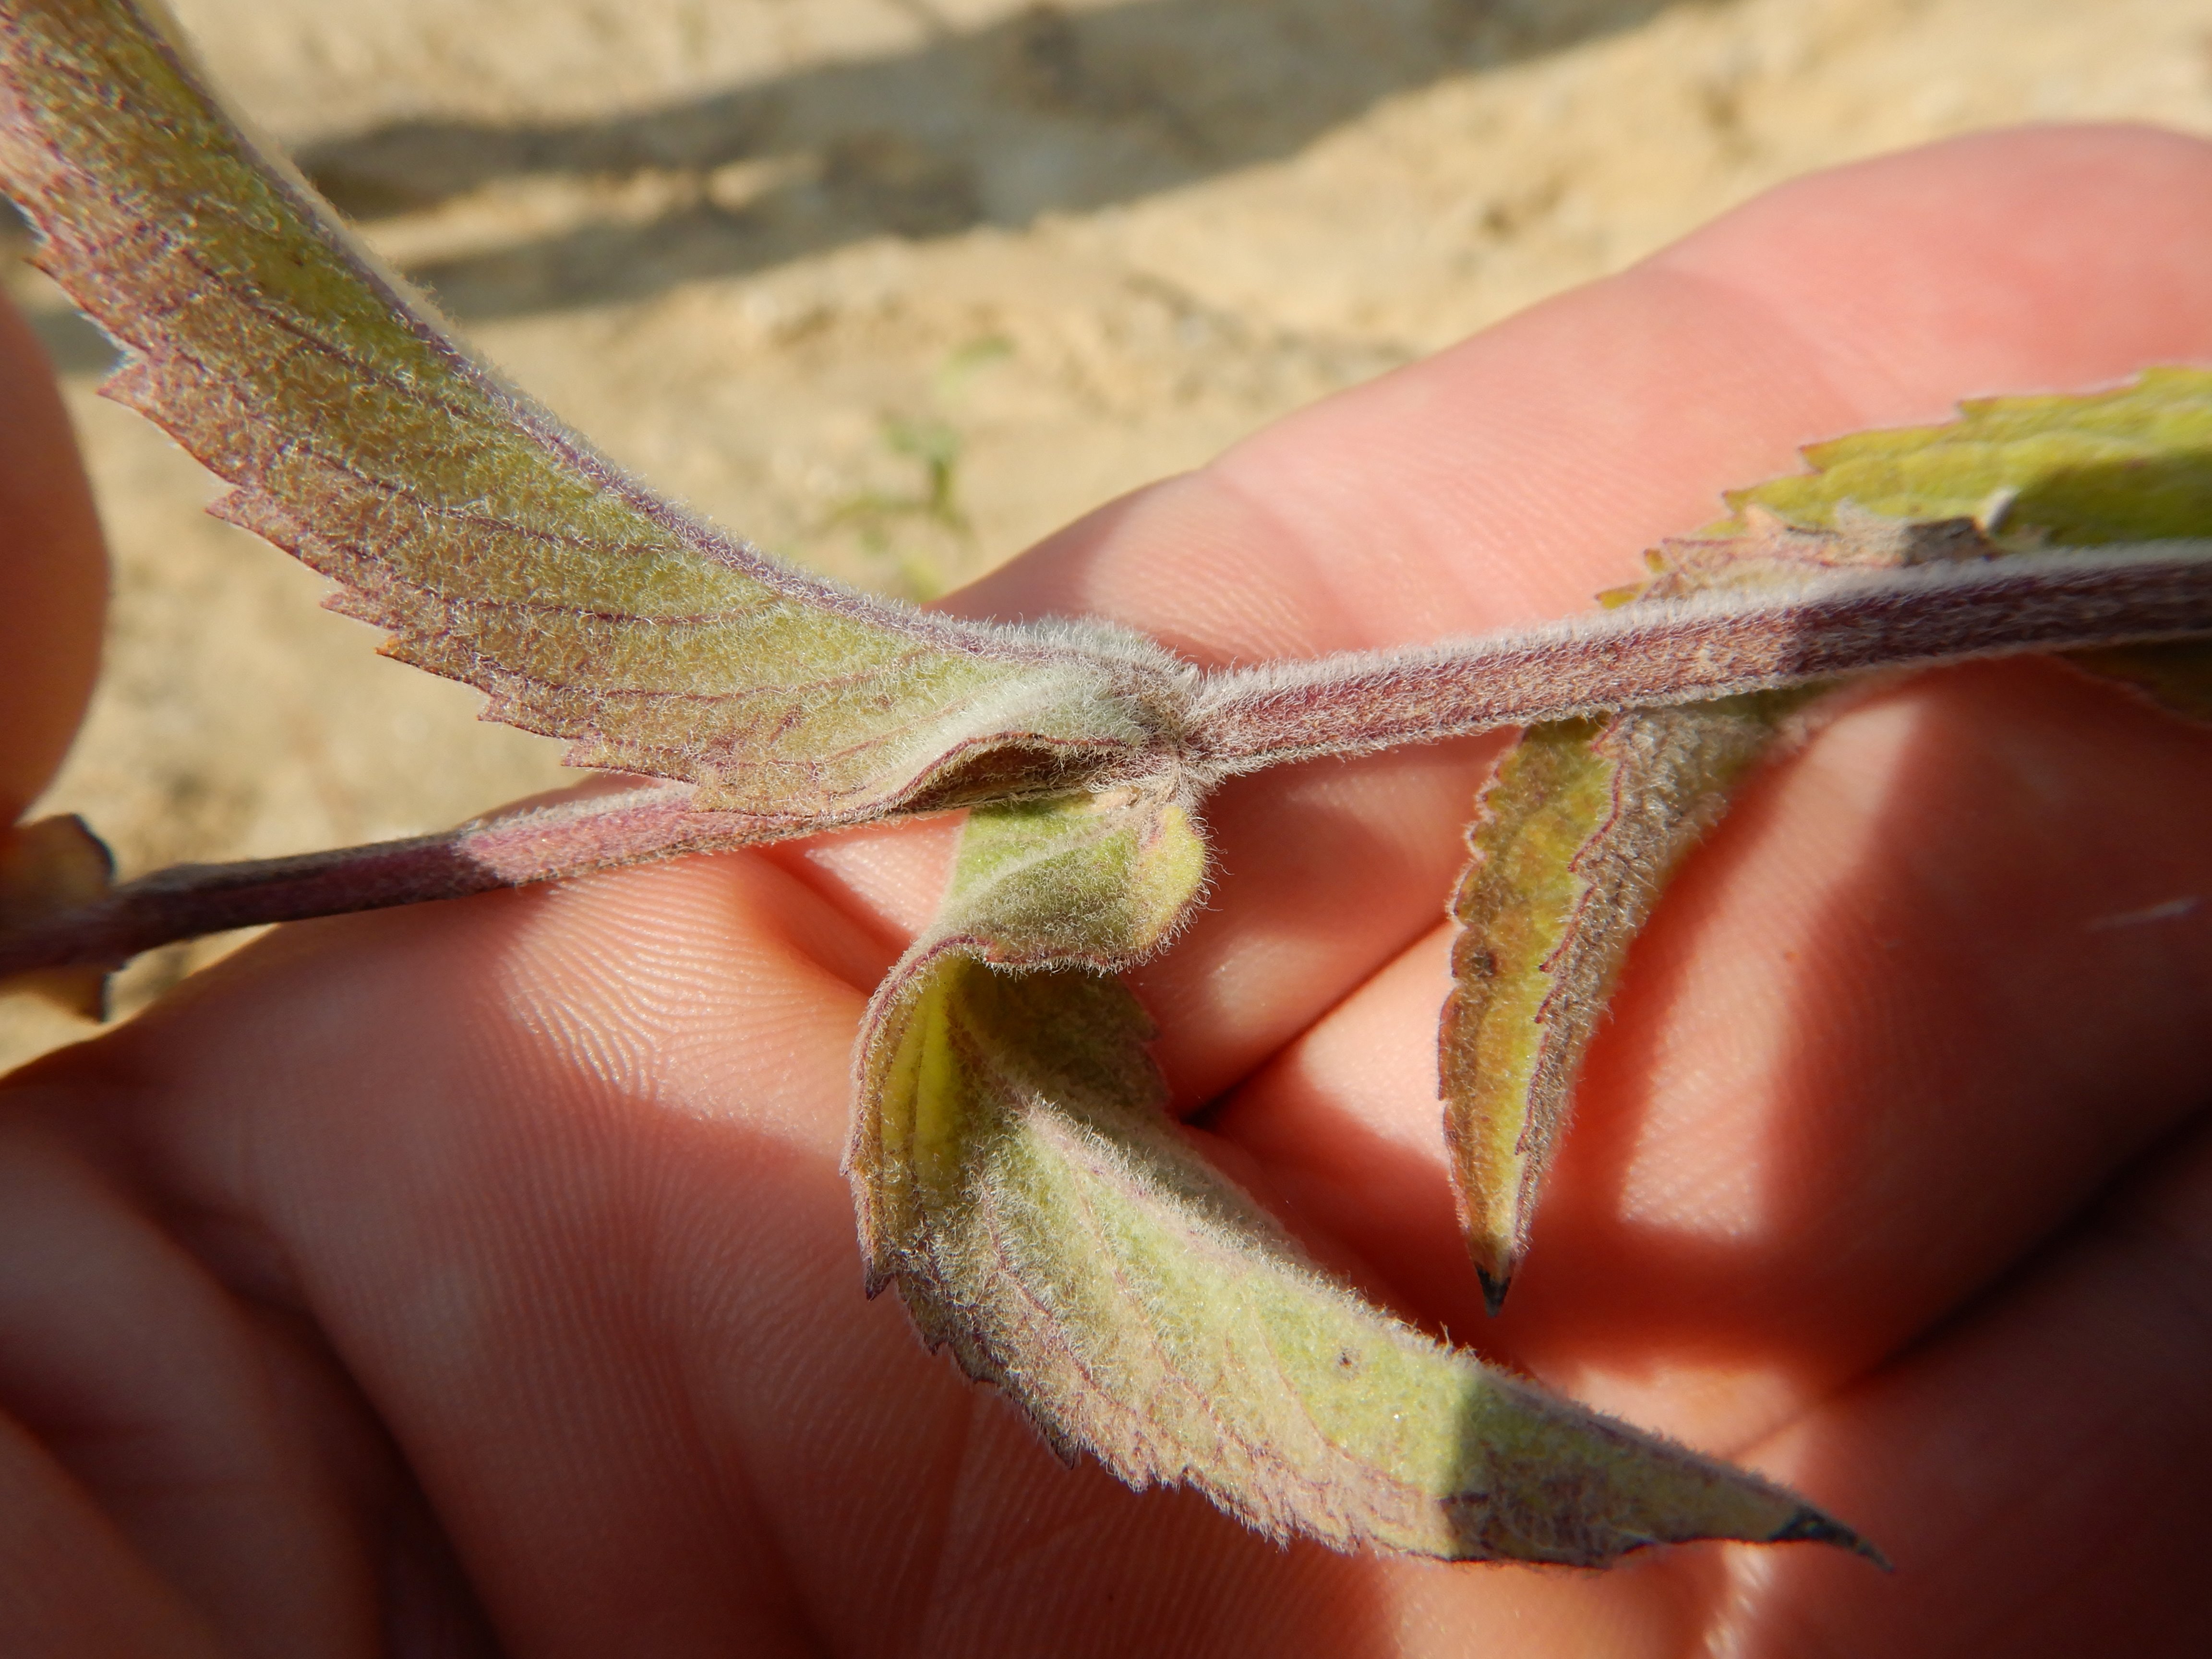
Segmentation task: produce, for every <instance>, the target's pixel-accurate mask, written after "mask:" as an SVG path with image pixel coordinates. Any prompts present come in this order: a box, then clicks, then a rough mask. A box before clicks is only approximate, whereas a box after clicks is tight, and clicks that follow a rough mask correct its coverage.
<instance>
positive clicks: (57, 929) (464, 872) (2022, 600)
mask: <svg viewBox="0 0 2212 1659" xmlns="http://www.w3.org/2000/svg"><path fill="white" fill-rule="evenodd" d="M2207 634H2212V542H2147V543H2140V544H2129V545H2127V546H2125V547H2106V548H2102V549H2099V550H2093V551H2082V552H2075V553H2060V554H2047V555H2033V556H2027V555H2022V556H2013V557H2008V558H2006V559H2003V560H2002V561H1995V562H1985V561H1978V562H1973V563H1970V564H1943V565H1928V566H1922V567H1918V568H1912V569H1908V570H1901V571H1899V570H1885V571H1878V572H1849V573H1837V574H1826V575H1822V576H1820V577H1817V578H1815V579H1814V580H1808V581H1807V582H1805V583H1803V584H1802V585H1801V586H1795V587H1790V588H1777V589H1770V590H1766V591H1765V592H1759V593H1756V594H1753V595H1751V596H1748V597H1746V596H1743V595H1741V594H1738V595H1712V596H1707V597H1704V598H1700V599H1690V600H1682V601H1663V602H1658V603H1650V604H1641V605H1635V606H1633V607H1632V608H1629V609H1625V610H1622V611H1613V612H1610V613H1605V614H1601V615H1600V616H1598V617H1595V618H1592V619H1590V620H1588V621H1582V622H1576V623H1565V624H1559V625H1554V626H1553V627H1549V628H1543V629H1530V630H1527V631H1523V632H1518V633H1510V634H1497V635H1488V636H1486V637H1484V638H1481V639H1475V640H1468V641H1449V642H1446V643H1443V644H1440V645H1435V646H1428V647H1421V648H1419V649H1416V650H1410V651H1377V652H1349V653H1342V654H1340V655H1337V656H1333V657H1323V658H1320V659H1316V660H1314V661H1311V662H1303V663H1279V664H1271V665H1267V666H1265V667H1262V668H1258V669H1252V670H1247V671H1239V672H1233V673H1229V674H1222V675H1216V676H1213V677H1212V678H1209V679H1208V680H1207V681H1206V683H1205V684H1204V685H1203V686H1202V688H1201V689H1200V692H1199V695H1198V700H1197V703H1196V707H1195V708H1194V713H1193V716H1192V720H1191V723H1190V726H1189V732H1190V736H1189V738H1188V748H1187V750H1186V752H1185V754H1184V756H1183V757H1182V759H1183V761H1184V762H1185V763H1186V765H1187V766H1188V769H1190V771H1191V772H1192V773H1194V775H1196V776H1197V777H1198V778H1200V779H1201V780H1204V779H1208V778H1219V777H1224V776H1227V775H1231V774H1234V773H1238V772H1249V771H1255V770H1257V769H1261V768H1262V767H1267V766H1273V765H1277V764H1279V763H1284V762H1286V761H1295V760H1301V759H1304V758H1307V757H1312V756H1316V755H1343V754H1355V753H1360V752H1364V751H1368V750H1379V749H1388V748H1393V747H1395V746H1397V745H1399V744H1407V743H1425V742H1433V741H1436V740H1437V739H1439V738H1448V737H1456V736H1461V735H1464V734H1467V733H1470V732H1483V731H1488V730H1491V729H1492V728H1494V727H1497V726H1522V725H1530V724H1534V723H1536V722H1539V721H1542V720H1561V719H1565V718H1568V717H1571V716H1574V715H1579V714H1592V713H1595V712H1597V711H1599V710H1602V709H1613V708H1638V707H1642V706H1645V705H1651V704H1663V703H1676V702H1698V701H1703V700H1705V699H1708V698H1712V697H1720V696H1733V695H1735V694H1736V693H1739V692H1743V691H1753V690H1770V689H1772V688H1775V687H1778V686H1784V685H1794V684H1804V683H1806V682H1808V681H1816V680H1824V679H1829V678H1834V677H1836V676H1838V675H1845V674H1852V673H1863V672H1866V671H1871V670H1875V669H1884V668H1909V667H1917V666H1926V665H1931V664H1935V663H1940V662H1948V661H1956V660H1960V659H1966V658H1975V657H1990V656H2000V655H2006V654H2013V653H2023V652H2033V651H2052V650H2069V649H2077V648H2083V647H2093V646H2109V645H2120V644H2130V643H2139V642H2142V641H2155V640H2170V639H2181V638H2187V637H2191V636H2192V635H2207ZM1025 782H1026V783H1027V784H1028V785H1029V787H1028V789H1027V790H1024V787H1023V786H1024V783H1025ZM1073 782H1074V780H1073V779H1072V778H1071V777H1070V776H1069V775H1068V774H1067V773H1066V771H1065V769H1061V770H1060V771H1058V772H1056V773H1055V774H1054V778H1053V780H1051V781H1050V787H1054V788H1057V789H1065V788H1066V787H1070V785H1071V783H1073ZM1042 787H1046V785H1045V784H1044V783H1042V782H1040V781H1038V780H1037V779H1036V778H1029V779H1026V780H1025V779H1023V778H1018V777H1010V778H1008V779H1007V780H1006V781H1004V784H1003V786H1002V789H1001V793H1003V794H1004V795H1005V796H1006V797H1008V798H1012V797H1013V796H1015V795H1018V794H1021V793H1036V791H1037V790H1038V789H1041V788H1042ZM693 796H694V791H693V788H692V787H691V786H690V785H689V784H679V783H671V784H659V785H653V786H649V787H632V788H627V789H623V790H622V791H621V792H620V793H611V794H600V795H596V796H589V797H586V798H583V799H574V800H568V801H564V802H561V803H558V804H556V805H546V806H531V807H522V808H517V809H512V810H510V811H506V812H502V813H499V814H495V815H494V816H492V817H488V818H481V819H478V820H477V821H476V822H475V823H467V824H464V825H462V826H461V827H460V828H459V829H452V830H447V831H446V832H444V833H442V834H440V835H434V836H416V837H415V838H413V839H411V840H407V841H392V842H377V843H374V844H372V845H369V846H365V847H348V848H337V849H335V850H333V851H331V852H325V853H309V854H302V855H301V856H299V857H296V858H284V859H264V860H253V861H251V862H246V863H240V864H190V865H178V866H173V867H172V868H170V869H167V870H161V871H156V872H155V873H154V874H152V875H149V876H144V877H142V878H139V879H138V880H136V881H132V882H127V883H125V884H123V885H121V886H118V887H116V888H113V889H112V890H109V891H108V892H106V894H104V895H103V896H100V897H99V898H97V899H94V900H92V901H89V902H87V903H84V904H82V905H79V906H76V907H75V908H67V909H63V910H59V911H56V912H51V913H47V914H44V915H36V916H32V917H27V918H26V919H25V920H23V921H21V922H19V923H17V924H16V925H15V926H13V927H9V928H6V929H5V930H4V931H0V980H5V979H7V978H9V977H10V976H12V975H16V974H21V973H25V972H28V971H31V970H33V969H44V968H57V967H66V966H73V965H79V964H91V965H97V966H103V967H112V966H117V965H119V964H120V963H124V962H125V961H127V960H129V959H130V957H133V956H135V955H137V953H138V952H139V951H146V950H150V949H152V948H153V947H154V946H155V945H166V944H169V943H172V942H173V941H175V940H178V939H192V938H196V937H197V936H199V935H201V934H204V933H224V932H228V931H229V930H231V929H233V928H238V927H258V926H262V925H264V924H265V923H269V922H276V921H300V920H302V919H304V918H306V917H309V916H321V915H339V914H342V913H343V912H346V911H350V910H370V909H377V908H383V907H385V906H387V905H395V904H420V903H424V902H429V901H431V900H435V899H447V898H459V897H463V896H466V895H468V894H471V893H481V892H485V891H489V890H491V889H493V888H498V887H520V886H525V885H527V884H531V883H533V882H540V881H550V880H555V879H558V878H562V877H567V876H578V875H586V874H589V873H591V872H593V871H599V870H607V869H612V868H616V867H617V866H622V865H628V864H638V863H643V862H647V861H648V860H656V859H664V858H672V857H675V856H677V855H678V854H685V853H696V852H714V851H721V850H725V849H727V848H734V847H742V846H746V845H750V844H754V843H757V842H763V841H767V840H773V839H778V838H781V837H784V836H792V835H794V834H802V833H806V830H805V828H804V827H803V826H795V825H793V824H789V823H775V824H772V825H771V824H767V823H763V821H762V820H761V819H758V818H756V817H750V816H748V815H746V814H744V813H738V812H716V811H700V810H697V809H696V808H695V807H694V806H693V805H691V802H692V799H693ZM816 827H817V828H829V827H831V826H829V825H828V824H826V823H825V824H822V825H818V826H816Z"/></svg>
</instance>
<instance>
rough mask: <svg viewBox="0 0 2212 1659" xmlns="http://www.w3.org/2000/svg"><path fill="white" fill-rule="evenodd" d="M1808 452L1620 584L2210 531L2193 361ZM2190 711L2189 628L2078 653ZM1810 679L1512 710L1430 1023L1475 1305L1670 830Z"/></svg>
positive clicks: (1550, 1134) (1792, 706) (1673, 857)
mask: <svg viewBox="0 0 2212 1659" xmlns="http://www.w3.org/2000/svg"><path fill="white" fill-rule="evenodd" d="M1805 453H1806V459H1808V462H1809V463H1810V464H1811V468H1812V470H1810V471H1807V472H1803V473H1799V474H1794V475H1791V476H1790V477H1782V478H1775V479H1770V480H1768V481H1767V482H1766V483H1761V484H1759V485H1756V486H1753V487H1752V488H1750V489H1741V490H1734V491H1731V492H1729V495H1728V496H1727V500H1728V501H1729V506H1730V507H1732V508H1733V509H1734V510H1735V516H1734V517H1733V518H1731V519H1729V520H1725V521H1723V522H1722V523H1720V524H1717V525H1715V526H1711V527H1710V528H1708V529H1707V530H1706V531H1705V532H1702V533H1701V534H1700V535H1699V536H1696V537H1692V538H1684V539H1682V540H1679V541H1672V542H1668V543H1666V544H1663V545H1662V547H1661V548H1659V549H1658V550H1655V551H1654V552H1652V553H1651V554H1650V555H1648V556H1647V559H1648V561H1649V562H1650V564H1651V566H1652V567H1653V569H1654V572H1655V577H1654V580H1651V581H1650V582H1649V583H1648V584H1645V585H1644V586H1642V587H1641V588H1640V589H1638V590H1632V591H1631V592H1628V593H1626V594H1615V595H1611V596H1607V597H1608V598H1610V599H1615V600H1619V599H1622V598H1630V599H1633V598H1637V597H1643V596H1649V597H1651V598H1681V597H1686V596H1688V595H1692V594H1695V593H1698V592H1709V591H1712V590H1716V589H1721V590H1735V591H1752V590H1756V589H1758V588H1759V587H1760V586H1765V585H1769V584H1772V583H1775V582H1778V581H1786V580H1790V579H1791V578H1792V577H1793V576H1795V575H1798V574H1802V573H1803V572H1804V571H1805V570H1807V569H1808V568H1833V567H1854V566H1856V567H1875V568H1881V567H1885V566H1887V567H1902V566H1906V565H1911V564H1917V563H1926V562H1934V561H1939V560H1957V559H1981V558H2002V557H2003V556H2006V555H2008V554H2009V553H2014V552H2020V551H2027V550H2035V549H2040V548H2045V547H2052V546H2085V547H2093V546H2096V545H2099V544H2106V543H2139V542H2142V541H2146V540H2154V539H2161V538H2197V537H2202V536H2204V535H2205V534H2207V533H2208V532H2212V371H2207V370H2203V369H2197V368H2157V369H2152V370H2148V371H2147V372H2145V373H2144V374H2142V375H2141V376H2139V377H2138V378H2137V379H2136V380H2132V381H2130V383H2129V384H2128V385H2126V386H2120V387H2118V388H2115V389H2113V390H2111V391H2107V392H2093V393H2090V394H2087V395H2083V396H2065V395H2039V396H2033V397H2021V398H1987V399H1982V400H1979V401H1976V402H1971V403H1967V404H1963V405H1961V409H1960V416H1959V417H1958V418H1957V419H1956V420H1954V421H1951V422H1945V423H1943V424H1941V425H1935V426H1922V427H1910V428H1893V429H1887V430H1879V431H1871V432H1861V433H1854V434H1852V435H1849V436H1846V437H1843V438H1838V439H1835V440H1833V441H1830V442H1827V443H1823V444H1817V445H1814V446H1813V447H1810V448H1808V450H1807V451H1806V452H1805ZM2072 660H2074V661H2075V663H2076V664H2077V665H2079V666H2081V667H2083V668H2085V669H2087V670H2089V671H2093V672H2096V673H2099V674H2102V675H2105V676H2106V677H2108V678H2115V679H2119V680H2123V681H2124V682H2127V683H2129V684H2132V685H2134V686H2135V687H2136V689H2138V690H2141V691H2142V692H2143V693H2144V695H2145V696H2147V697H2148V698H2149V699H2150V700H2151V701H2154V702H2158V703H2159V704H2160V705H2161V706H2162V707H2165V708H2168V709H2169V710H2171V711H2172V712H2175V713H2179V714H2183V715H2185V716H2188V717H2191V718H2196V719H2207V718H2212V650H2208V648H2207V647H2204V646H2203V645H2201V644H2196V643H2179V644H2168V645H2148V646H2129V647H2113V648H2107V649H2101V650H2097V651H2090V652H2081V653H2075V654H2074V655H2073V657H2072ZM1821 689H1822V688H1820V686H1818V685H1814V686H1809V687H1806V688H1802V689H1800V690H1792V691H1786V692H1770V693H1765V694H1762V695H1759V696H1750V697H1740V698H1735V699H1729V700H1726V701H1724V702H1714V703H1707V704H1701V705H1696V706H1690V707H1681V708H1668V709H1647V710H1631V711H1629V712H1627V713H1625V714H1620V715H1616V716H1613V717H1612V718H1611V719H1609V720H1595V721H1563V722H1554V723H1552V724H1548V725H1542V726H1533V727H1531V728H1529V730H1528V732H1526V733H1524V735H1523V736H1522V738H1520V739H1519V740H1518V741H1517V742H1516V744H1515V745H1514V746H1513V747H1512V748H1510V749H1509V750H1506V751H1505V753H1504V755H1503V756H1502V757H1500V759H1499V761H1498V766H1497V768H1496V769H1495V770H1494V771H1493V773H1492V779H1491V781H1490V782H1489V783H1488V784H1487V785H1486V787H1485V789H1484V793H1483V794H1482V797H1481V799H1480V801H1479V803H1478V809H1477V810H1478V819H1477V823H1476V824H1475V825H1474V829H1472V830H1471V831H1470V832H1469V843H1470V851H1471V854H1473V856H1472V858H1471V860H1470V862H1469V864H1468V867H1467V868H1466V870H1465V871H1464V872H1462V876H1461V878H1460V882H1459V884H1458V886H1457V889H1456V890H1455V894H1454V896H1453V900H1452V905H1451V913H1452V915H1453V916H1454V918H1455V921H1457V923H1458V924H1459V932H1458V933H1457V934H1456V935H1455V939H1454V943H1453V955H1452V963H1453V988H1452V990H1451V992H1450V993H1449V996H1448V999H1447V1001H1446V1004H1445V1009H1444V1014H1443V1021H1442V1027H1441V1033H1440V1040H1439V1043H1438V1076H1439V1089H1440V1092H1441V1094H1442V1096H1443V1100H1444V1103H1445V1125H1446V1133H1447V1138H1448V1139H1449V1141H1450V1143H1451V1145H1452V1148H1453V1154H1454V1156H1453V1176H1454V1185H1455V1193H1456V1197H1457V1202H1458V1205H1459V1208H1460V1214H1461V1218H1462V1224H1463V1225H1464V1227H1465V1229H1466V1232H1467V1237H1468V1249H1469V1252H1470V1254H1471V1255H1473V1257H1474V1261H1475V1265H1476V1267H1477V1269H1478V1271H1479V1272H1480V1274H1481V1276H1482V1282H1483V1286H1484V1290H1485V1292H1486V1297H1487V1298H1488V1301H1489V1304H1490V1307H1491V1310H1492V1312H1493V1313H1494V1312H1496V1311H1497V1310H1498V1306H1499V1305H1500V1304H1501V1303H1502V1301H1503V1299H1504V1294H1505V1289H1506V1286H1507V1285H1508V1284H1509V1283H1510V1279H1511V1276H1512V1272H1513V1269H1514V1267H1515V1266H1516V1264H1517V1263H1518V1261H1519V1260H1520V1258H1521V1256H1522V1253H1523V1252H1524V1251H1525V1249H1526V1248H1527V1244H1528V1225H1529V1222H1530V1218H1531V1217H1532V1215H1533V1212H1534V1207H1535V1204H1536V1200H1537V1197H1538V1194H1539V1192H1540V1190H1541V1182H1542V1178H1543V1175H1544V1172H1545V1169H1546V1166H1547V1163H1548V1161H1549V1158H1550V1156H1551V1152H1552V1150H1553V1147H1554V1146H1556V1144H1557V1142H1558V1139H1559V1135H1560V1134H1561V1133H1563V1132H1564V1129H1565V1124H1566V1121H1567V1117H1568V1115H1569V1111H1570V1109H1571V1097H1572V1090H1573V1085H1574V1079H1575V1078H1576V1076H1577V1073H1579V1071H1580V1069H1581V1066H1582V1061H1583V1056H1584V1055H1585V1054H1586V1053H1587V1051H1588V1048H1589V1043H1590V1041H1591V1039H1592V1038H1593V1037H1594V1036H1595V1032H1596V1030H1597V1028H1598V1025H1599V1024H1600V1023H1601V1019H1602V1017H1603V1014H1604V1012H1605V1008H1606V1006H1607V1001H1608V1000H1609V999H1610V996H1611V993H1612V988H1613V981H1614V979H1615V977H1616V976H1617V975H1618V973H1619V971H1620V964H1621V963H1622V962H1623V961H1624V960H1625V958H1626V954H1627V951H1628V947H1629V945H1630V944H1631V942H1632V940H1633V939H1634V938H1635V936H1636V935H1637V933H1638V932H1640V931H1641V929H1642V927H1643V926H1644V922H1645V921H1647V920H1648V918H1649V917H1650V913H1651V911H1652V909H1653V908H1654V906H1655V905H1656V902H1657V901H1658V899H1659V896H1660V895H1661V894H1662V892H1663V890H1664V889H1665V887H1666V884H1667V883H1668V881H1669V880H1670V879H1671V878H1672V876H1673V874H1674V871H1675V870H1676V869H1677V868H1678V867H1679V866H1680V862H1681V860H1682V859H1683V858H1684V857H1685V856H1686V854H1687V853H1688V852H1689V850H1690V849H1691V848H1692V847H1694V846H1695V845H1696V844H1697V842H1699V840H1700V839H1701V838H1702V837H1703V836H1705V833H1706V832H1707V831H1708V830H1709V829H1711V827H1712V825H1714V824H1715V823H1718V822H1719V820H1720V818H1721V817H1723V815H1724V814H1725V813H1726V811H1727V810H1728V807H1729V804H1730V801H1731V800H1732V799H1733V796H1734V794H1735V790H1736V789H1737V787H1739V786H1740V785H1741V781H1743V780H1744V779H1745V778H1746V777H1747V776H1748V775H1750V773H1751V771H1752V770H1753V769H1754V768H1755V767H1756V765H1757V764H1758V763H1759V760H1760V758H1761V757H1763V756H1764V755H1765V754H1766V753H1768V752H1770V751H1771V749H1772V748H1773V746H1774V744H1775V743H1776V742H1777V741H1778V739H1780V738H1782V737H1783V735H1784V732H1786V731H1787V730H1788V729H1789V728H1790V726H1792V724H1793V722H1792V720H1791V716H1792V715H1793V714H1795V713H1796V711H1797V710H1799V709H1800V708H1803V707H1804V706H1805V705H1806V704H1807V703H1808V702H1811V701H1812V700H1813V699H1814V698H1815V697H1816V696H1818V695H1819V694H1820V690H1821Z"/></svg>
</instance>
